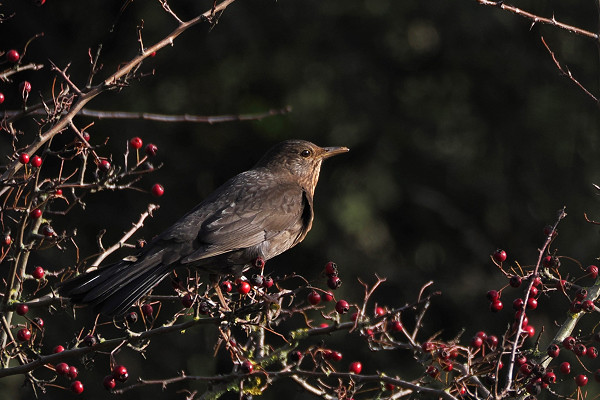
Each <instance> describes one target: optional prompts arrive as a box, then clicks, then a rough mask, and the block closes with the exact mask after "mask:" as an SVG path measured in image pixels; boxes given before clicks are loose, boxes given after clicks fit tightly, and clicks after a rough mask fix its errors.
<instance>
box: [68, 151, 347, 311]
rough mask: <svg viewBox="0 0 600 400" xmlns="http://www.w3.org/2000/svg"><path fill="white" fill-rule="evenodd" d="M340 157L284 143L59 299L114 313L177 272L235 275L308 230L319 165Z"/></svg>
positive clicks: (81, 278) (71, 285) (71, 282)
mask: <svg viewBox="0 0 600 400" xmlns="http://www.w3.org/2000/svg"><path fill="white" fill-rule="evenodd" d="M347 151H348V148H346V147H319V146H317V145H315V144H313V143H310V142H307V141H304V140H287V141H284V142H281V143H279V144H277V145H275V146H274V147H272V148H271V149H270V150H269V151H267V153H266V154H265V155H264V156H263V157H262V158H261V159H260V161H258V163H257V164H256V165H255V166H254V167H253V168H252V169H250V170H248V171H245V172H242V173H241V174H239V175H236V176H235V177H233V178H231V179H230V180H229V181H227V182H226V183H225V184H223V185H222V186H221V187H219V188H218V189H217V190H215V191H214V192H213V193H212V194H211V195H209V196H208V197H207V198H206V199H205V200H204V201H203V202H201V203H200V204H198V205H197V206H196V207H195V208H193V209H192V210H191V211H190V212H188V213H187V214H185V215H184V216H183V217H181V219H179V220H178V221H177V222H175V224H173V225H172V226H171V227H170V228H168V229H167V230H165V231H164V232H163V233H161V234H160V235H158V236H157V237H156V238H154V239H153V240H152V242H150V243H148V244H147V245H146V246H144V248H143V249H142V250H141V251H140V252H139V253H138V254H136V255H134V256H130V257H127V258H125V259H123V260H122V261H119V262H117V263H115V264H111V265H108V266H106V267H100V268H98V269H97V270H94V271H91V272H88V273H85V274H82V275H80V276H77V277H75V278H73V279H71V280H68V281H65V282H63V283H61V284H60V285H59V287H58V291H59V293H60V295H62V296H64V297H69V298H70V299H71V301H72V303H75V304H90V305H92V306H93V307H94V311H95V312H98V313H102V314H105V315H118V314H122V313H124V312H125V311H127V309H128V308H129V307H130V306H131V305H132V304H134V303H135V302H136V301H137V300H139V299H140V298H141V297H142V296H144V295H145V294H147V293H148V292H149V291H150V290H151V289H152V288H153V287H155V286H156V285H157V284H158V283H159V282H160V281H162V280H163V279H164V278H166V277H167V276H168V275H169V274H170V272H171V271H172V270H173V269H174V268H177V267H197V268H199V269H201V270H203V271H207V272H209V273H211V274H217V275H224V274H228V273H241V272H242V271H243V270H245V269H246V268H248V267H249V265H250V264H251V263H252V262H253V261H254V260H256V259H257V258H258V257H261V258H262V259H264V260H268V259H270V258H273V257H275V256H277V255H278V254H281V253H283V252H284V251H286V250H288V249H289V248H291V247H294V246H295V245H296V244H298V243H300V242H301V241H302V240H303V239H304V237H305V236H306V234H307V233H308V231H309V230H310V228H311V226H312V221H313V216H314V213H313V196H314V193H315V187H316V185H317V181H318V179H319V172H320V170H321V163H322V162H323V160H324V159H326V158H329V157H332V156H334V155H336V154H340V153H345V152H347Z"/></svg>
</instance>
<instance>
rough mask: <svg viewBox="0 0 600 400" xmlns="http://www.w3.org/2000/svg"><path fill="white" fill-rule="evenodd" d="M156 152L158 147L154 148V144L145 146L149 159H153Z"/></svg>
mask: <svg viewBox="0 0 600 400" xmlns="http://www.w3.org/2000/svg"><path fill="white" fill-rule="evenodd" d="M157 152H158V147H156V145H155V144H153V143H150V144H148V145H146V154H148V155H149V156H150V157H154V156H155V155H156V153H157Z"/></svg>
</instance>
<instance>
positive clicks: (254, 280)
mask: <svg viewBox="0 0 600 400" xmlns="http://www.w3.org/2000/svg"><path fill="white" fill-rule="evenodd" d="M263 282H264V279H263V276H262V275H258V274H254V275H252V276H251V277H250V283H251V284H252V286H254V287H261V286H262V284H263Z"/></svg>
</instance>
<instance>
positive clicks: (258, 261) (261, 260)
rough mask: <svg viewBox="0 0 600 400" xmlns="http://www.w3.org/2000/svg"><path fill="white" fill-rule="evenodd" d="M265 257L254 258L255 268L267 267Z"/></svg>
mask: <svg viewBox="0 0 600 400" xmlns="http://www.w3.org/2000/svg"><path fill="white" fill-rule="evenodd" d="M265 263H266V261H265V259H264V258H262V257H256V258H255V259H254V268H258V269H263V268H264V267H265Z"/></svg>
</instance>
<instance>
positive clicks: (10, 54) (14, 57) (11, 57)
mask: <svg viewBox="0 0 600 400" xmlns="http://www.w3.org/2000/svg"><path fill="white" fill-rule="evenodd" d="M19 58H21V56H20V55H19V52H18V51H16V50H14V49H11V50H9V51H7V52H6V60H7V61H8V62H10V63H13V64H15V63H16V62H18V61H19Z"/></svg>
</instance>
